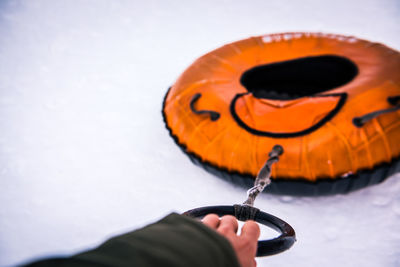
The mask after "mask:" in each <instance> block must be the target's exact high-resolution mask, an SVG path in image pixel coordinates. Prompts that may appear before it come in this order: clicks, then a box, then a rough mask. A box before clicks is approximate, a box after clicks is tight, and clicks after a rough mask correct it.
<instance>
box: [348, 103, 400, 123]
mask: <svg viewBox="0 0 400 267" xmlns="http://www.w3.org/2000/svg"><path fill="white" fill-rule="evenodd" d="M387 101H388V102H389V104H391V105H394V106H395V107H392V108H386V109H380V110H377V111H373V112H371V113H368V114H365V115H363V116H361V117H355V118H353V124H354V126H356V127H358V128H360V127H362V126H364V124H365V123H367V122H368V121H370V120H372V119H373V118H376V117H378V116H379V115H382V114H385V113H389V112H394V111H396V110H399V109H400V96H391V97H388V99H387Z"/></svg>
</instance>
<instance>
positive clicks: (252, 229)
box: [240, 221, 260, 240]
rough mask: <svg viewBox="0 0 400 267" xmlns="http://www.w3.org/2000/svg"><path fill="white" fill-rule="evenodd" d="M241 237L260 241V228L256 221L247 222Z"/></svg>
mask: <svg viewBox="0 0 400 267" xmlns="http://www.w3.org/2000/svg"><path fill="white" fill-rule="evenodd" d="M240 236H242V237H246V238H249V239H250V240H258V238H259V237H260V227H259V226H258V224H257V223H256V222H255V221H247V222H245V224H244V225H243V227H242V232H241V234H240Z"/></svg>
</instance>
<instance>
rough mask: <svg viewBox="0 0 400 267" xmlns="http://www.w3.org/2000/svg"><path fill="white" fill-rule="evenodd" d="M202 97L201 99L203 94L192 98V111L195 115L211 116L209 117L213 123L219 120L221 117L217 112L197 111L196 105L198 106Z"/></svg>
mask: <svg viewBox="0 0 400 267" xmlns="http://www.w3.org/2000/svg"><path fill="white" fill-rule="evenodd" d="M200 97H201V94H200V93H198V94H195V95H194V96H193V97H192V100H190V110H191V111H192V112H193V113H195V114H198V115H201V114H209V115H210V119H211V120H212V121H216V120H218V119H219V117H220V116H221V115H220V114H219V113H218V112H215V111H212V110H197V109H196V108H195V107H194V105H195V104H196V102H197V100H199V98H200Z"/></svg>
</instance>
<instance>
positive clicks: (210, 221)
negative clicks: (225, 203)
mask: <svg viewBox="0 0 400 267" xmlns="http://www.w3.org/2000/svg"><path fill="white" fill-rule="evenodd" d="M201 221H202V222H203V223H204V224H205V225H207V226H208V227H211V228H213V229H217V227H218V225H219V217H218V215H217V214H208V215H207V216H205V217H204V218H203V220H201Z"/></svg>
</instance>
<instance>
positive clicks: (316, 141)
mask: <svg viewBox="0 0 400 267" xmlns="http://www.w3.org/2000/svg"><path fill="white" fill-rule="evenodd" d="M399 110H400V54H399V53H398V52H397V51H395V50H393V49H390V48H388V47H386V46H384V45H382V44H378V43H371V42H368V41H365V40H360V39H357V38H354V37H347V36H341V35H331V34H319V33H315V34H314V33H283V34H272V35H265V36H260V37H252V38H249V39H245V40H241V41H238V42H234V43H231V44H228V45H225V46H223V47H221V48H218V49H216V50H214V51H212V52H210V53H208V54H206V55H204V56H202V57H200V58H199V59H197V60H196V61H195V62H194V63H193V64H192V65H191V66H190V67H189V68H188V69H187V70H186V71H185V72H184V73H183V74H182V75H181V76H180V77H179V78H178V80H177V81H176V82H175V84H174V85H173V86H172V87H171V88H170V90H169V91H168V93H167V94H166V96H165V99H164V106H163V116H164V121H165V123H166V126H167V128H168V129H169V131H170V134H171V136H172V137H173V138H174V139H175V141H176V143H177V144H178V145H179V146H180V147H181V148H182V149H183V151H184V152H185V153H186V154H187V155H188V156H189V157H190V158H191V159H192V160H193V161H194V162H195V163H197V164H200V165H201V166H203V167H204V168H205V169H206V170H208V171H210V172H212V173H214V174H217V175H219V176H221V177H224V178H227V179H229V180H232V181H234V182H239V183H242V184H244V185H246V186H251V185H252V184H253V182H254V177H255V176H256V175H257V172H258V171H259V169H260V168H261V167H262V165H263V164H264V162H265V161H266V160H267V158H268V155H267V153H268V151H270V150H271V148H272V147H273V146H274V145H275V144H279V145H281V146H282V147H283V148H284V151H285V152H284V154H283V155H282V157H281V159H280V161H279V163H277V164H275V165H274V167H273V169H272V178H273V182H272V183H271V185H270V186H269V187H267V188H266V191H269V192H273V193H280V194H290V195H326V194H336V193H347V192H350V191H353V190H356V189H359V188H362V187H365V186H367V185H371V184H376V183H379V182H381V181H383V180H384V179H385V178H386V177H388V176H390V175H391V174H393V173H395V172H397V171H399V170H400V163H399V157H400V112H399Z"/></svg>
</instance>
